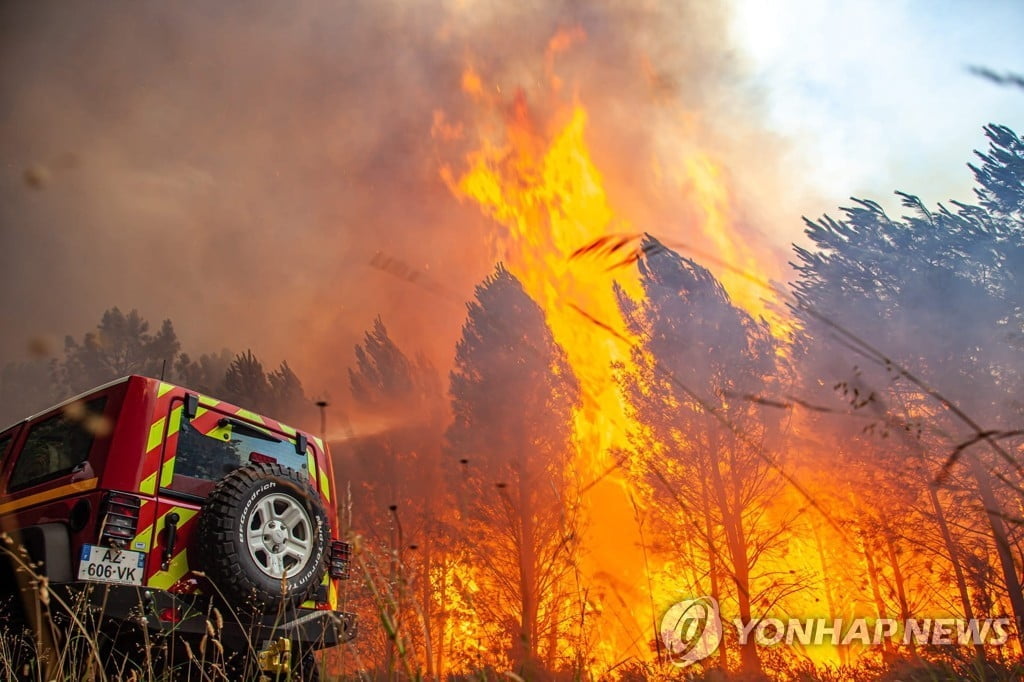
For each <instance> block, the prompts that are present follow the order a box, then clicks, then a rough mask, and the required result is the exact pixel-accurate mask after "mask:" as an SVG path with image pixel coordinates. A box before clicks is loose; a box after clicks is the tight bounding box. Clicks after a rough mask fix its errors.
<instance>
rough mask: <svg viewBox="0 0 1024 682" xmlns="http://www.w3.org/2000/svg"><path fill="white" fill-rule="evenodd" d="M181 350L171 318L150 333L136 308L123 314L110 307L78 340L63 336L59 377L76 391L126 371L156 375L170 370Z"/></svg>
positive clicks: (109, 379)
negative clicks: (93, 326) (94, 327)
mask: <svg viewBox="0 0 1024 682" xmlns="http://www.w3.org/2000/svg"><path fill="white" fill-rule="evenodd" d="M180 349H181V344H180V343H179V342H178V337H177V335H176V334H175V332H174V325H173V324H172V323H171V321H170V320H164V321H163V324H161V326H160V330H159V331H157V333H156V334H151V333H150V331H149V322H147V321H146V320H145V319H143V318H142V316H141V315H139V312H138V311H137V310H134V309H133V310H131V311H129V312H128V314H127V315H125V314H124V313H122V312H121V310H120V309H119V308H117V307H114V308H110V309H109V310H107V311H106V312H104V313H103V317H102V318H101V319H100V323H99V324H98V325H97V327H96V331H95V332H88V333H86V334H85V336H84V337H82V341H81V342H78V341H75V339H74V338H73V337H71V336H68V337H67V338H66V339H65V342H64V362H63V364H62V379H63V382H64V384H65V385H66V386H67V388H68V389H69V390H70V392H72V393H77V392H80V391H84V390H87V389H89V388H92V387H93V386H96V385H98V384H102V383H105V382H107V381H111V380H113V379H116V378H119V377H122V376H125V375H128V374H143V375H146V376H151V377H159V376H161V374H164V373H165V372H170V371H171V369H172V368H173V366H174V361H175V359H176V358H177V357H178V351H179V350H180Z"/></svg>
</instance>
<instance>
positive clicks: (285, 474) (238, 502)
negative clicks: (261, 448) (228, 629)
mask: <svg viewBox="0 0 1024 682" xmlns="http://www.w3.org/2000/svg"><path fill="white" fill-rule="evenodd" d="M198 540H199V543H200V544H199V548H200V552H201V554H200V557H201V562H202V564H203V569H204V570H205V572H206V575H207V577H208V578H209V579H210V580H212V581H213V583H214V584H215V586H216V588H217V590H218V591H219V592H220V594H221V595H222V596H223V597H224V598H225V599H226V600H227V601H228V602H229V603H230V604H231V605H232V606H233V607H235V608H238V607H242V608H247V609H249V610H264V611H265V610H267V609H276V608H278V607H280V606H282V605H284V606H287V607H291V606H297V605H298V604H301V603H302V602H303V601H305V600H306V599H307V598H308V597H309V595H310V594H311V593H312V592H313V591H314V590H315V589H316V588H317V586H318V585H320V583H321V582H323V579H324V575H325V574H326V572H327V557H328V555H329V546H330V527H329V526H328V523H327V514H326V512H325V511H324V506H323V504H322V503H321V501H320V495H319V493H317V491H316V490H314V489H313V488H312V486H310V485H309V482H308V481H307V480H306V478H305V476H304V475H303V474H300V473H299V472H297V471H294V470H292V469H288V468H286V467H283V466H281V465H280V464H276V463H254V464H250V465H247V466H244V467H242V468H240V469H236V470H235V471H233V472H231V473H230V474H228V475H227V476H226V477H225V478H224V479H222V480H221V481H220V483H218V484H217V487H216V488H214V489H213V492H212V493H210V496H209V497H208V498H207V500H206V503H205V504H204V505H203V509H202V511H201V513H200V518H199V527H198Z"/></svg>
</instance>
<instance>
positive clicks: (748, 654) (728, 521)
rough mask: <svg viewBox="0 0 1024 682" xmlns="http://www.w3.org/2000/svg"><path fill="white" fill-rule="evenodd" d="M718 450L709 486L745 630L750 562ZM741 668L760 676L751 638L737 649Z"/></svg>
mask: <svg viewBox="0 0 1024 682" xmlns="http://www.w3.org/2000/svg"><path fill="white" fill-rule="evenodd" d="M717 455H718V451H717V448H715V449H712V450H711V457H710V458H709V459H710V462H709V465H710V466H709V468H710V471H711V484H712V486H714V491H715V497H716V498H717V500H718V506H719V507H720V509H721V511H722V527H723V528H724V530H725V539H726V545H727V549H728V550H729V557H730V558H731V559H732V577H733V582H734V583H735V585H736V600H737V602H738V605H739V615H740V622H741V623H742V624H743V627H744V628H747V626H748V625H749V624H750V621H751V618H752V615H753V614H752V613H751V604H750V562H749V558H748V556H747V546H746V537H745V535H744V532H743V515H742V510H740V509H735V510H734V509H733V508H732V506H733V505H732V504H730V500H729V494H728V491H727V490H726V487H725V481H724V480H723V478H722V472H721V470H720V469H719V466H718V458H717ZM739 650H740V667H741V668H742V669H743V671H744V672H746V673H753V674H760V673H761V672H762V671H761V659H760V657H759V656H758V653H757V642H756V640H755V639H754V637H753V636H751V637H748V638H747V642H746V643H745V644H740V645H739Z"/></svg>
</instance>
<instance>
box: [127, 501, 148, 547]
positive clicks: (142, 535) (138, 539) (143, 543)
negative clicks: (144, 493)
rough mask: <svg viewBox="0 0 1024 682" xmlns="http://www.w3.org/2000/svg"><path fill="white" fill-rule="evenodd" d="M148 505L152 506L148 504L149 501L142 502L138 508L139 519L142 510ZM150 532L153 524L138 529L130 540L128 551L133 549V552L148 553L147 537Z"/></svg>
mask: <svg viewBox="0 0 1024 682" xmlns="http://www.w3.org/2000/svg"><path fill="white" fill-rule="evenodd" d="M150 504H153V503H152V502H150V501H149V500H143V501H142V504H141V505H140V506H139V518H142V516H143V510H144V509H145V508H146V507H147V506H148V505H150ZM152 530H153V524H151V523H150V524H147V525H146V526H144V527H142V528H140V529H139V530H138V531H137V532H136V533H135V537H134V538H132V545H131V547H130V548H129V549H133V550H135V551H139V552H148V551H149V536H150V533H151V532H152Z"/></svg>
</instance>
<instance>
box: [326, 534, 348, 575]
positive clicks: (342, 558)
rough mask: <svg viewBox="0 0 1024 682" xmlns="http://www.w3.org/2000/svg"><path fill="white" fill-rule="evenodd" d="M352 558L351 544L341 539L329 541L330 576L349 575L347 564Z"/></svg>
mask: <svg viewBox="0 0 1024 682" xmlns="http://www.w3.org/2000/svg"><path fill="white" fill-rule="evenodd" d="M351 559H352V545H350V544H348V543H347V542H342V541H341V540H335V541H334V542H332V543H331V565H330V573H331V577H332V578H341V579H347V578H348V576H349V571H348V566H349V561H351Z"/></svg>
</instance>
